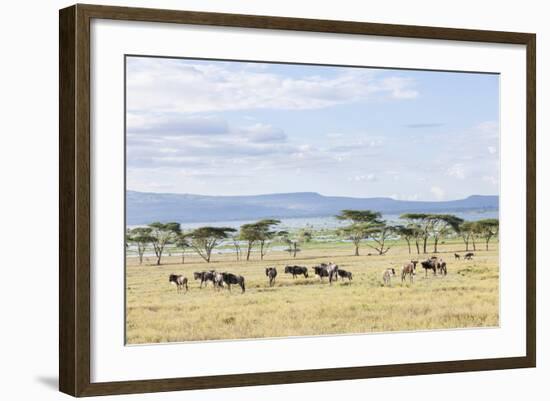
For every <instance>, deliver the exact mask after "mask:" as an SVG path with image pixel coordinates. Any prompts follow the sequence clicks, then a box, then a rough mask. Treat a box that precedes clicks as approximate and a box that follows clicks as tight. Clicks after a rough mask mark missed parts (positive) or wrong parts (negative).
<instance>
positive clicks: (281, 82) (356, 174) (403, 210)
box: [59, 5, 536, 396]
mask: <svg viewBox="0 0 550 401" xmlns="http://www.w3.org/2000/svg"><path fill="white" fill-rule="evenodd" d="M535 207H536V204H535V35H534V34H529V33H512V32H494V31H479V30H465V29H450V28H435V27H419V26H403V25H386V24H371V23H364V22H350V21H329V20H311V19H297V18H283V17H268V16H253V15H236V14H219V13H202V12H189V11H170V10H154V9H138V8H123V7H106V6H94V5H75V6H72V7H69V8H66V9H63V10H61V11H60V344H59V347H60V390H61V391H63V392H65V393H68V394H71V395H74V396H91V395H105V394H121V393H141V392H154V391H172V390H185V389H204V388H219V387H234V386H249V385H263V384H280V383H296V382H312V381H324V380H345V379H360V378H374V377H387V376H399V375H419V374H433V373H443V372H462V371H477V370H490V369H511V368H526V367H534V366H535V361H536V337H535V333H536V314H535V299H536V294H535V283H536V280H535V213H536V210H535ZM449 344H452V347H450V346H449Z"/></svg>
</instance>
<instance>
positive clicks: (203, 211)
mask: <svg viewBox="0 0 550 401" xmlns="http://www.w3.org/2000/svg"><path fill="white" fill-rule="evenodd" d="M342 209H370V210H376V211H379V212H382V213H384V214H400V213H411V212H433V213H443V212H453V211H454V212H465V211H490V210H498V196H482V195H472V196H469V197H467V198H465V199H460V200H453V201H444V202H422V201H402V200H395V199H391V198H349V197H340V196H323V195H320V194H318V193H315V192H296V193H287V194H269V195H249V196H204V195H190V194H161V193H150V192H136V191H126V213H127V215H126V220H127V221H126V222H127V224H129V225H136V224H148V223H151V222H153V221H162V222H167V221H177V222H180V223H192V222H210V221H211V222H215V221H230V220H255V219H261V218H267V217H272V218H290V217H318V216H331V215H335V214H337V213H339V212H340V211H341V210H342Z"/></svg>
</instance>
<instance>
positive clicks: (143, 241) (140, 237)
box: [126, 227, 154, 265]
mask: <svg viewBox="0 0 550 401" xmlns="http://www.w3.org/2000/svg"><path fill="white" fill-rule="evenodd" d="M151 231H152V229H151V228H150V227H136V228H132V229H128V230H127V231H126V242H127V243H128V242H129V243H133V244H135V245H136V247H137V252H138V257H139V264H140V265H141V264H142V263H143V254H144V253H145V250H146V249H147V245H149V244H151V243H152V242H153V241H154V238H153V236H152V235H151Z"/></svg>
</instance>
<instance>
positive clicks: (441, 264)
mask: <svg viewBox="0 0 550 401" xmlns="http://www.w3.org/2000/svg"><path fill="white" fill-rule="evenodd" d="M437 270H438V271H439V274H441V275H445V276H446V275H447V262H445V261H444V260H443V258H439V260H438V261H437Z"/></svg>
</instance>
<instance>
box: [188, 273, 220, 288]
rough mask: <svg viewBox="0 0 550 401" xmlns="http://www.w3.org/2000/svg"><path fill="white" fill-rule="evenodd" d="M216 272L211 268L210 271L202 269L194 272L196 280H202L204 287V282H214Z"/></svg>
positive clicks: (205, 283)
mask: <svg viewBox="0 0 550 401" xmlns="http://www.w3.org/2000/svg"><path fill="white" fill-rule="evenodd" d="M215 273H216V271H215V270H209V271H202V272H194V273H193V277H194V278H195V280H199V279H200V281H201V285H200V288H202V284H203V283H204V286H205V287H206V285H207V284H208V281H212V284H214V274H215Z"/></svg>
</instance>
